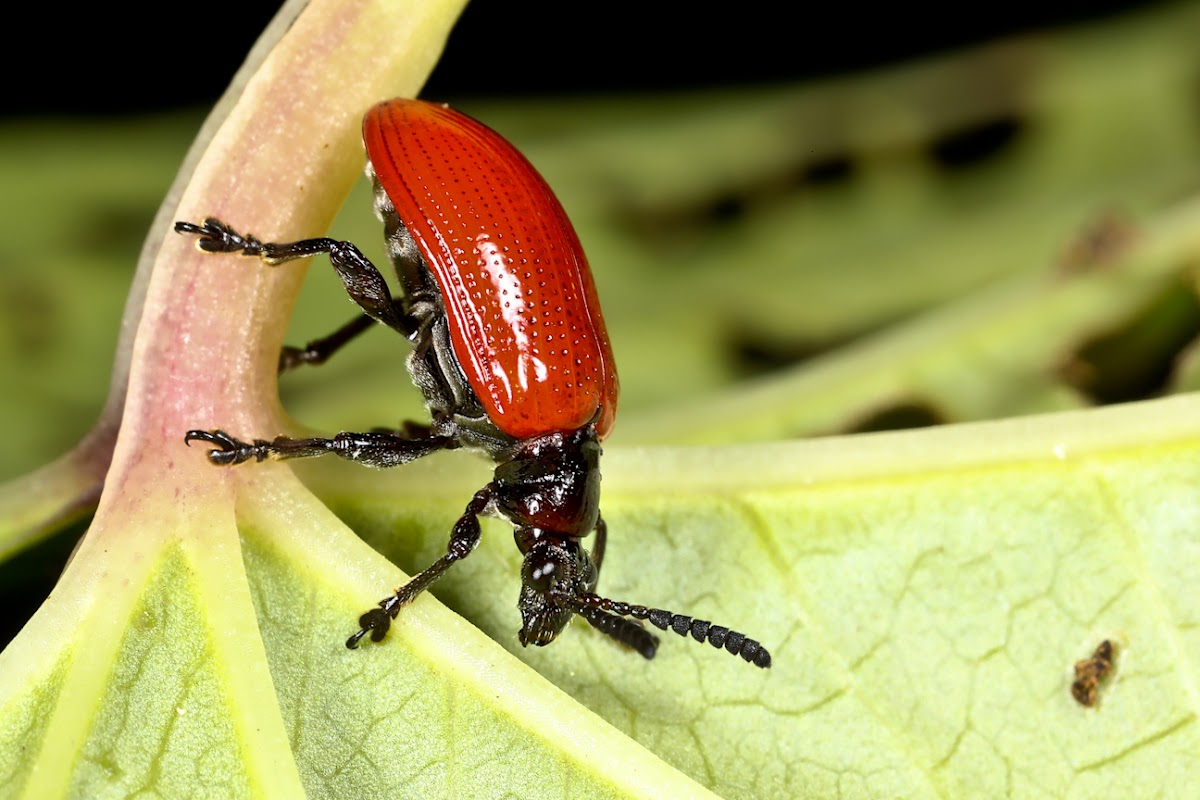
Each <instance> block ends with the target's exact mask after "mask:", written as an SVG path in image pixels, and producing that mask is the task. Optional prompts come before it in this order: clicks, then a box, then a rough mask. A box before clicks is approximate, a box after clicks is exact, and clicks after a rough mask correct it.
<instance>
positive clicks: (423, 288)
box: [175, 99, 771, 667]
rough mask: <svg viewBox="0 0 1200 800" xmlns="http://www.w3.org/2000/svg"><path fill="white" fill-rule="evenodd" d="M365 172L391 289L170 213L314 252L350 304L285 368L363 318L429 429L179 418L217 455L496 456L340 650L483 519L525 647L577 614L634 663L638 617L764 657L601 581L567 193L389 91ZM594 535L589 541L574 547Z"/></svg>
mask: <svg viewBox="0 0 1200 800" xmlns="http://www.w3.org/2000/svg"><path fill="white" fill-rule="evenodd" d="M363 142H364V145H365V149H366V155H367V167H366V171H367V175H368V177H369V178H370V179H371V180H372V182H373V185H374V188H375V211H376V214H377V215H378V216H379V217H380V219H381V220H382V221H383V223H384V229H385V234H386V239H387V253H388V256H389V259H390V260H391V261H392V264H393V266H394V268H395V272H396V276H397V279H398V280H399V283H400V285H401V287H402V289H403V291H402V293H401V294H399V295H398V296H395V297H393V296H392V294H391V291H390V290H389V288H388V285H387V282H386V281H385V280H384V278H383V276H382V275H381V274H380V272H379V270H378V269H377V268H376V267H375V266H374V265H373V264H372V263H371V262H370V261H369V260H368V259H367V258H366V257H365V256H364V255H363V254H362V252H361V251H359V249H358V248H357V247H355V246H354V245H353V244H351V243H350V242H345V241H337V240H334V239H330V238H315V239H303V240H300V241H295V242H289V243H274V242H263V241H260V240H259V239H257V238H255V237H254V236H251V235H243V234H241V233H238V232H237V231H236V230H234V229H233V228H231V227H230V226H229V225H226V224H225V223H224V222H221V221H220V220H217V219H214V218H207V219H205V220H204V221H203V222H201V223H199V224H197V223H192V222H177V223H176V224H175V230H176V232H178V233H180V234H185V235H191V236H196V237H197V239H196V245H197V246H198V247H199V248H200V249H201V250H203V251H206V252H210V253H236V254H241V255H244V256H252V257H257V258H259V259H260V260H261V261H263V262H264V263H266V264H267V265H270V266H275V265H278V264H282V263H284V262H288V261H292V260H295V259H300V258H305V257H308V256H312V255H316V254H320V253H326V254H328V256H329V259H330V262H331V263H332V265H333V267H334V269H335V270H336V271H337V273H338V276H339V277H340V278H341V280H342V283H343V285H344V286H345V288H346V291H347V293H348V294H349V295H350V297H351V298H352V299H353V300H354V302H355V303H357V304H358V306H359V307H360V308H361V309H362V311H363V314H362V315H361V316H359V317H356V318H355V319H354V320H351V321H350V322H349V323H348V324H346V325H344V326H342V327H341V328H339V329H338V330H337V331H335V332H334V333H333V334H331V335H329V336H327V337H325V338H323V339H317V340H314V341H313V342H310V343H309V344H308V345H307V346H306V347H303V348H295V347H285V348H284V349H283V352H282V353H281V356H280V362H279V369H280V371H281V372H282V371H286V370H289V369H292V368H295V367H297V366H300V365H302V364H320V363H322V362H324V361H325V360H326V359H327V358H329V357H330V356H331V355H332V354H333V353H334V352H336V351H337V350H338V349H340V348H341V347H342V346H344V345H345V344H346V343H347V342H349V341H350V340H352V339H353V338H354V337H356V336H358V335H359V334H361V333H363V332H364V331H365V330H367V329H368V328H370V327H373V326H374V324H375V323H382V324H383V325H386V326H387V327H389V328H391V329H393V330H394V331H397V332H398V333H400V334H402V335H403V336H404V337H405V338H407V339H408V340H409V341H410V342H411V343H412V351H411V352H410V354H409V356H408V359H407V367H408V371H409V373H410V375H411V377H412V379H413V381H414V383H415V384H416V385H417V387H418V388H419V389H420V390H421V392H422V394H423V395H424V398H425V404H426V407H427V408H428V410H429V413H430V417H431V421H430V423H429V424H428V425H419V424H414V423H405V424H404V425H403V427H401V428H399V429H395V430H384V429H377V430H373V431H370V432H364V433H355V432H342V433H338V434H337V435H335V436H333V437H331V438H303V439H297V438H291V437H287V436H277V437H275V438H274V439H271V440H264V439H254V440H252V441H244V440H241V439H237V438H234V437H233V436H231V435H229V434H228V433H226V432H224V431H222V430H220V429H216V430H211V431H208V430H190V431H188V432H187V434H186V435H185V437H184V441H185V442H186V443H187V444H188V445H190V444H191V443H192V442H195V441H200V442H205V443H208V444H210V445H212V448H211V449H210V450H209V452H208V458H209V460H210V461H211V462H212V463H213V464H217V465H221V466H230V465H234V464H241V463H244V462H247V461H251V460H254V461H263V460H264V459H268V458H270V459H289V458H308V457H311V456H319V455H324V454H327V453H333V454H334V455H337V456H339V457H341V458H344V459H348V460H351V461H356V462H358V463H360V464H365V465H367V466H371V467H392V466H397V465H399V464H405V463H408V462H410V461H414V460H416V459H418V458H421V457H423V456H426V455H428V454H430V453H433V452H436V451H439V450H447V449H455V448H467V449H470V450H475V451H482V452H483V453H484V454H486V455H487V456H489V457H490V458H491V459H492V460H493V461H494V462H495V465H496V466H495V471H494V473H493V478H492V480H491V481H490V482H489V483H488V484H487V485H486V486H484V487H483V488H482V489H480V490H479V491H478V492H476V493H475V495H474V496H473V497H472V498H471V500H470V502H469V503H467V506H466V509H465V510H464V511H463V513H462V515H461V516H460V517H459V518H458V520H457V522H455V523H454V525H453V527H452V529H451V533H450V540H449V544H448V545H447V549H446V553H445V555H443V556H441V557H440V558H438V559H437V560H436V561H434V562H433V563H432V564H431V565H429V566H428V567H427V568H425V569H424V570H422V571H421V572H419V573H418V574H417V575H415V576H414V577H412V578H411V579H410V580H409V581H408V582H407V583H405V584H403V585H402V586H400V587H399V588H397V589H396V590H395V592H394V593H393V594H392V595H391V596H389V597H387V598H385V599H383V600H381V601H380V602H379V604H378V607H376V608H372V609H371V610H369V611H367V612H366V613H364V614H363V615H362V616H361V617H360V618H359V630H358V632H356V633H355V634H354V635H352V636H351V637H350V638H349V639H348V640H347V642H346V646H347V647H350V648H354V647H356V646H357V645H358V644H359V641H360V640H361V639H362V638H363V637H364V636H367V635H368V634H369V635H370V638H371V640H372V641H375V642H378V641H382V640H383V638H384V636H385V635H386V634H387V632H388V629H389V628H390V627H391V623H392V621H393V620H394V619H395V618H396V617H397V615H398V614H399V612H400V609H401V608H403V607H404V606H405V605H406V604H408V603H409V602H411V601H412V600H413V599H414V598H415V597H417V596H418V595H419V594H420V593H421V592H423V591H424V590H425V589H427V588H429V586H430V585H432V584H433V583H434V582H435V581H436V580H438V579H439V578H440V577H441V576H442V575H443V574H445V572H446V571H447V570H448V569H450V567H451V566H453V565H454V564H455V563H456V562H458V561H460V560H462V559H463V558H466V557H467V556H468V555H469V554H470V553H471V552H472V551H473V550H474V549H475V547H476V546H477V545H478V544H479V540H480V525H479V518H480V517H481V516H483V515H492V516H499V517H502V518H504V519H506V520H507V521H508V522H510V523H511V524H512V526H513V533H514V538H515V540H516V544H517V547H518V548H519V550H520V551H521V553H522V554H523V562H522V566H521V590H520V597H519V601H518V608H519V610H520V613H521V620H522V625H521V629H520V631H519V633H518V638H519V640H520V642H521V644H522V645H529V644H535V645H546V644H549V643H550V642H551V641H553V640H554V639H555V637H557V636H558V634H559V633H560V632H561V631H562V630H563V628H564V627H565V626H566V625H567V623H568V622H569V621H570V620H571V619H572V618H573V617H574V616H580V617H582V618H583V619H585V620H587V622H589V623H590V624H591V625H592V626H593V627H595V628H597V629H598V630H600V631H601V632H603V633H604V634H606V635H608V636H609V637H611V638H613V639H614V640H616V641H617V642H619V643H621V644H623V645H625V646H627V647H630V648H632V649H633V650H635V651H636V652H638V653H639V654H641V655H642V656H643V657H645V658H647V659H650V658H653V657H654V655H655V652H656V651H657V648H658V639H657V638H656V637H655V636H654V635H653V634H651V633H650V632H649V631H648V630H647V629H646V628H645V627H644V626H643V625H642V624H641V622H640V621H641V620H647V621H649V622H650V623H651V624H652V625H654V626H655V627H657V628H659V629H661V630H672V631H674V632H675V633H677V634H679V635H680V636H686V635H689V634H690V635H691V636H692V637H693V638H695V639H696V640H697V641H707V642H709V643H710V644H712V645H713V646H714V647H724V648H725V649H726V650H728V651H729V652H730V653H733V654H736V655H741V657H742V658H743V659H745V660H746V661H748V662H750V663H752V664H755V665H756V666H759V667H769V666H770V664H771V656H770V653H768V651H767V649H766V648H764V647H763V646H762V645H761V644H759V642H757V641H755V640H753V639H750V638H748V637H747V636H745V635H744V634H741V633H738V632H737V631H732V630H730V629H728V628H725V627H722V626H719V625H713V624H712V623H710V622H707V621H704V620H698V619H693V618H692V617H689V616H685V615H682V614H675V613H672V612H670V611H665V610H663V609H655V608H648V607H646V606H642V605H634V604H630V603H625V602H619V601H615V600H611V599H609V598H606V597H603V596H601V595H599V594H597V593H596V584H597V581H598V579H599V575H600V567H601V565H602V563H603V561H604V550H605V545H606V542H607V533H608V531H607V526H606V525H605V522H604V519H603V517H602V516H601V514H600V442H601V440H602V439H604V438H605V437H606V436H607V435H608V433H609V432H610V431H611V429H612V425H613V420H614V418H615V415H616V410H617V394H618V383H617V373H616V366H615V363H614V360H613V353H612V348H611V345H610V343H609V338H608V333H607V331H606V330H605V326H604V319H603V317H602V316H601V313H600V304H599V301H598V300H597V296H596V288H595V285H594V283H593V281H592V275H591V272H590V270H589V267H588V263H587V259H586V258H585V256H584V253H583V248H582V246H581V245H580V242H579V238H578V236H577V235H576V233H575V230H574V228H573V227H572V225H571V222H570V221H569V220H568V219H567V215H566V212H565V211H564V210H563V208H562V205H561V204H560V203H559V201H558V199H557V198H556V197H555V196H554V193H553V192H552V191H551V190H550V187H549V186H548V185H547V184H546V182H545V180H544V179H543V178H542V177H541V175H540V174H538V172H537V170H536V169H535V168H534V167H533V165H532V164H530V163H529V161H528V160H526V158H525V157H524V156H523V155H521V154H520V153H519V152H518V151H517V150H516V148H514V147H513V146H512V145H511V144H509V143H508V142H507V141H506V140H505V139H503V138H502V137H501V136H500V135H499V134H498V133H496V132H495V131H493V130H491V129H490V128H488V127H486V126H484V125H483V124H482V123H480V122H478V121H476V120H474V119H472V118H471V117H468V116H466V115H464V114H462V113H459V112H457V111H454V110H452V109H451V108H449V107H448V106H446V105H441V104H435V103H429V102H425V101H421V100H411V99H394V100H388V101H385V102H382V103H379V104H378V105H376V106H374V107H373V108H371V109H370V110H369V111H368V112H367V114H366V115H365V117H364V120H363ZM593 533H594V534H595V543H594V544H593V546H592V548H591V550H590V552H589V550H588V549H586V548H585V547H584V543H583V540H584V539H586V538H587V537H589V536H590V535H591V534H593Z"/></svg>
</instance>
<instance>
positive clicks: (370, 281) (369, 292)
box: [175, 217, 415, 349]
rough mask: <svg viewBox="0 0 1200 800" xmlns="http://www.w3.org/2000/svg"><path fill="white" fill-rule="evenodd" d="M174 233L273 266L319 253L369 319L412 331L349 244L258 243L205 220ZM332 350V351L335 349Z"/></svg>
mask: <svg viewBox="0 0 1200 800" xmlns="http://www.w3.org/2000/svg"><path fill="white" fill-rule="evenodd" d="M175 232H176V233H191V234H196V235H197V236H199V237H200V238H199V239H197V240H196V246H197V247H199V248H200V249H201V250H204V251H205V252H209V253H237V252H241V253H243V254H245V255H248V256H258V257H259V258H261V259H262V260H263V261H264V262H265V263H267V264H270V265H271V266H275V265H277V264H283V263H284V262H287V261H293V260H295V259H298V258H307V257H308V256H315V255H317V254H319V253H328V254H329V262H330V263H331V264H333V268H334V269H335V270H337V274H338V277H339V278H341V279H342V285H343V286H344V287H346V292H347V294H349V295H350V299H352V300H353V301H354V302H355V303H358V305H359V307H360V308H362V310H363V311H364V312H366V313H367V315H368V316H370V317H371V318H372V319H376V320H379V321H380V322H382V323H383V324H384V325H387V326H388V327H389V328H393V329H395V330H397V331H399V332H400V333H402V334H404V335H405V336H411V335H412V333H413V332H414V331H415V327H414V322H413V320H412V318H411V317H409V316H407V315H406V314H403V313H401V311H400V309H399V308H398V307H397V306H396V304H395V303H394V302H393V300H392V293H391V290H390V289H388V285H387V281H385V280H384V279H383V275H381V274H380V272H379V270H378V269H377V268H376V266H375V265H374V264H372V263H371V261H370V260H369V259H368V258H367V257H366V256H364V255H363V254H362V252H361V251H360V250H359V249H358V248H357V247H355V246H354V245H353V244H351V243H350V242H342V241H338V240H337V239H330V238H328V237H324V236H322V237H319V238H316V239H301V240H300V241H296V242H286V243H281V242H262V241H259V240H258V239H257V238H255V237H253V236H250V235H245V236H243V235H242V234H240V233H238V232H237V231H235V230H234V229H233V228H230V227H229V226H228V225H226V224H225V223H224V222H221V221H220V220H219V219H213V218H212V217H208V218H206V219H205V220H204V222H203V223H202V224H200V225H197V224H195V223H194V222H176V223H175ZM335 349H336V348H335Z"/></svg>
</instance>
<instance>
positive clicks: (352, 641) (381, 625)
mask: <svg viewBox="0 0 1200 800" xmlns="http://www.w3.org/2000/svg"><path fill="white" fill-rule="evenodd" d="M358 624H359V625H360V626H362V627H361V629H360V630H359V631H358V633H356V634H354V635H353V636H351V637H350V638H349V639H347V640H346V647H348V648H350V649H351V650H353V649H355V648H357V647H358V643H359V641H360V640H361V639H362V637H364V636H366V635H367V634H368V633H369V634H371V641H372V642H382V641H383V637H384V636H387V632H388V629H389V628H390V627H392V617H391V615H390V614H388V612H387V611H385V610H384V609H383V608H372V609H371V610H370V611H368V612H367V613H365V614H363V615H362V616H361V617H359V618H358Z"/></svg>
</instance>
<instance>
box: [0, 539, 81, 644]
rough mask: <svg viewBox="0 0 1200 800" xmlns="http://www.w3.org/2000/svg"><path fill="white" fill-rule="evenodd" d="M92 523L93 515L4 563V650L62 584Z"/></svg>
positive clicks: (0, 569)
mask: <svg viewBox="0 0 1200 800" xmlns="http://www.w3.org/2000/svg"><path fill="white" fill-rule="evenodd" d="M90 524H91V517H90V516H89V517H88V518H87V519H84V520H83V521H82V522H78V523H76V524H74V525H69V526H67V527H66V528H65V529H64V530H62V531H60V532H58V533H56V534H54V535H53V536H50V537H48V538H46V539H44V540H42V541H40V542H38V543H37V544H35V545H34V546H33V547H31V548H29V549H28V550H25V551H24V552H21V553H18V554H17V555H15V556H13V557H12V558H10V559H9V560H8V561H6V562H4V563H3V564H0V608H3V609H4V614H3V615H2V616H0V650H3V649H4V648H5V647H7V646H8V643H9V642H11V641H12V639H13V637H14V636H16V635H17V633H18V632H19V631H20V630H21V628H23V627H25V623H27V622H28V621H29V619H30V617H32V616H33V614H34V612H35V611H37V610H38V607H39V606H41V604H42V603H44V602H45V601H46V598H47V597H49V596H50V590H51V589H53V588H54V584H56V583H58V577H59V576H60V575H62V571H63V569H65V568H66V566H67V561H68V560H69V559H70V557H71V551H73V550H74V549H75V545H76V543H78V541H79V539H80V537H82V536H83V534H84V532H85V531H87V529H88V526H89V525H90Z"/></svg>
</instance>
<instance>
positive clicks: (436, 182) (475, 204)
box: [363, 99, 618, 439]
mask: <svg viewBox="0 0 1200 800" xmlns="http://www.w3.org/2000/svg"><path fill="white" fill-rule="evenodd" d="M363 141H364V143H365V145H366V150H367V157H368V158H369V159H370V161H371V165H372V166H373V168H374V170H375V175H376V178H377V179H378V181H379V183H380V185H381V186H382V187H383V189H384V191H385V192H386V193H387V196H388V198H389V199H390V200H391V202H392V204H393V207H394V208H395V210H396V214H397V216H399V218H400V220H401V222H403V223H404V225H405V227H407V228H408V231H409V233H410V234H411V235H412V237H413V240H414V241H415V242H416V244H417V246H418V247H419V248H420V250H421V254H422V255H423V256H424V257H425V260H426V261H427V263H428V264H429V266H430V268H431V270H432V271H433V274H434V276H435V278H436V280H437V283H438V287H439V288H440V289H441V292H442V295H443V297H444V299H445V304H446V312H447V315H448V318H449V322H450V325H451V329H452V330H451V332H452V339H453V343H454V354H455V356H457V358H458V360H459V363H460V364H462V365H463V369H464V372H465V373H466V376H467V379H468V381H469V382H470V383H471V387H472V388H473V389H474V390H475V393H476V395H477V396H478V398H479V400H480V402H481V403H482V404H483V406H484V408H485V409H486V411H487V414H488V417H489V418H490V419H491V420H492V421H493V422H495V423H496V425H497V427H499V428H500V429H501V430H503V431H504V432H505V433H507V434H508V435H510V436H512V437H514V438H516V439H524V438H527V437H529V436H533V435H536V434H543V433H546V432H549V431H572V430H576V429H578V428H580V427H582V426H583V425H586V424H588V423H589V422H591V421H592V419H593V418H594V417H596V414H597V412H599V418H598V419H597V420H596V432H597V434H598V435H599V436H600V437H601V438H604V437H605V436H607V435H608V432H609V430H610V429H611V428H612V423H613V417H614V415H615V414H616V408H617V388H618V387H617V372H616V365H615V362H614V360H613V354H612V348H611V347H610V345H609V340H608V333H607V331H606V330H605V328H604V320H603V318H602V317H601V315H600V303H599V301H598V300H597V297H596V288H595V285H594V284H593V281H592V276H591V272H590V270H589V269H588V263H587V259H586V258H585V256H584V253H583V248H582V246H581V245H580V243H579V237H578V236H577V235H576V233H575V229H574V227H573V226H572V225H571V222H570V220H569V219H567V215H566V212H565V211H564V210H563V207H562V204H561V203H559V201H558V199H557V198H556V197H555V196H554V193H553V192H552V191H551V190H550V187H549V186H547V185H546V181H545V180H543V179H542V176H541V175H539V174H538V172H537V170H536V169H534V167H533V165H532V164H530V163H529V161H528V160H527V159H526V158H525V157H524V156H523V155H521V153H520V152H518V151H517V150H516V149H515V148H514V147H513V146H512V145H511V144H509V143H508V142H507V141H505V140H504V139H503V138H501V137H500V136H499V135H498V134H497V133H496V132H495V131H493V130H491V129H490V128H488V127H486V126H484V125H482V124H480V123H479V122H476V121H475V120H473V119H471V118H470V117H468V116H466V115H464V114H461V113H459V112H457V111H453V110H451V109H449V108H447V107H445V106H441V105H437V104H434V103H425V102H420V101H416V100H404V99H397V100H389V101H386V102H383V103H380V104H379V105H377V106H375V107H374V108H373V109H371V111H369V112H368V113H367V115H366V118H365V119H364V120H363Z"/></svg>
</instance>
